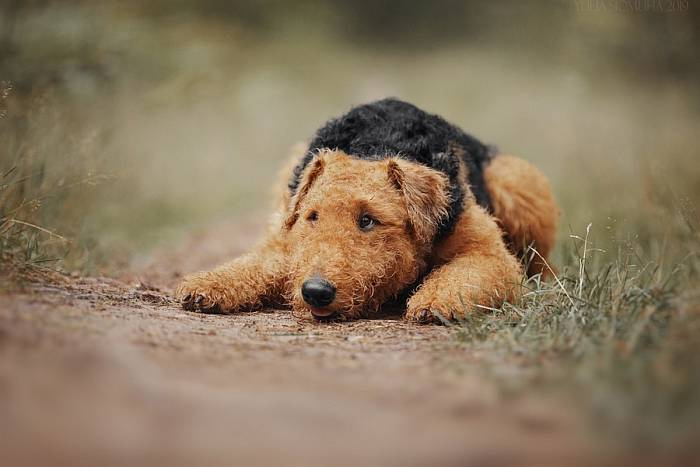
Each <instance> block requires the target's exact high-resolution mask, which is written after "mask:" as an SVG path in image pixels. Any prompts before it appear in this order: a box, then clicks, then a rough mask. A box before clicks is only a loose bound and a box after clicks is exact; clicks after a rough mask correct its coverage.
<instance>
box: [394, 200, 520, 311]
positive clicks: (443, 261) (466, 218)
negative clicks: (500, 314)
mask: <svg viewBox="0 0 700 467" xmlns="http://www.w3.org/2000/svg"><path fill="white" fill-rule="evenodd" d="M433 260H434V262H435V264H437V266H436V267H435V269H433V271H432V272H431V273H430V274H428V276H427V277H426V278H425V279H424V280H423V283H422V284H421V286H420V287H419V288H418V290H417V291H416V292H415V293H414V294H413V296H412V297H411V298H410V299H409V301H408V306H407V311H406V318H407V319H409V320H413V321H418V322H431V321H433V322H434V321H438V318H437V316H436V315H437V314H440V315H441V316H442V317H444V318H446V319H448V320H451V319H454V318H456V317H462V316H464V315H465V313H469V312H470V311H471V310H473V309H474V308H475V307H476V308H478V306H482V307H488V308H493V307H499V306H501V304H502V303H503V301H504V300H509V301H511V300H513V299H514V298H515V297H517V294H518V290H519V287H520V282H521V279H522V270H521V267H520V263H519V262H518V260H517V259H516V258H515V256H513V255H512V254H511V253H510V252H509V251H508V249H507V248H506V246H505V244H504V243H503V240H502V238H501V231H500V230H499V228H498V226H497V225H496V222H495V220H494V219H493V218H492V217H491V216H490V215H489V214H488V213H487V212H486V211H484V210H483V209H482V208H481V207H479V206H478V205H476V204H472V205H471V206H469V207H467V208H466V209H465V212H464V213H463V215H462V218H461V219H460V221H459V223H458V224H457V226H456V227H455V230H454V232H453V233H452V234H451V235H450V236H449V237H448V238H446V239H445V240H444V241H442V242H441V243H440V244H439V245H437V247H436V248H435V251H434V252H433Z"/></svg>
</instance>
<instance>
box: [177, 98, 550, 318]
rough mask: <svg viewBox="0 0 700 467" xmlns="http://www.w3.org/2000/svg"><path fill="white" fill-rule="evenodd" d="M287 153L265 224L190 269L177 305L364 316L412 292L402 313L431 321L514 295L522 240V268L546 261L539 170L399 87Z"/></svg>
mask: <svg viewBox="0 0 700 467" xmlns="http://www.w3.org/2000/svg"><path fill="white" fill-rule="evenodd" d="M294 163H295V167H294V169H293V171H292V175H291V179H290V178H288V177H289V172H287V175H286V176H287V180H288V185H287V187H286V188H285V189H284V190H283V194H282V195H281V206H280V209H279V213H278V216H276V220H275V221H274V222H273V226H272V228H271V230H270V232H269V234H268V235H267V237H266V238H265V239H264V241H262V243H261V244H260V245H259V246H258V247H256V248H255V249H254V250H253V251H252V252H251V253H248V254H246V255H244V256H242V257H240V258H238V259H236V260H234V261H232V262H230V263H228V264H225V265H223V266H220V267H218V268H216V269H214V270H212V271H208V272H200V273H198V274H194V275H191V276H189V277H187V278H185V280H184V281H183V282H182V284H181V285H180V286H179V288H178V289H177V295H178V297H179V299H180V300H181V303H182V305H183V307H184V308H185V309H187V310H194V311H204V312H233V311H243V310H252V309H256V308H261V307H263V306H267V305H271V304H276V305H279V304H286V305H291V307H292V308H293V310H294V311H295V312H301V313H307V312H310V313H311V315H313V316H314V317H315V318H318V319H328V318H331V317H343V318H358V317H366V316H370V315H371V314H372V313H374V312H376V311H377V310H378V309H379V308H380V307H381V306H382V305H383V304H385V303H386V302H388V301H390V300H392V299H394V298H396V297H402V296H408V300H407V303H406V319H408V320H413V321H418V322H438V321H440V319H439V318H443V319H447V320H450V319H454V318H456V317H460V316H464V314H465V313H469V312H470V310H472V309H474V307H482V308H493V307H499V306H501V304H502V302H503V301H504V300H509V301H511V300H514V299H515V298H516V297H517V295H518V292H519V289H520V285H521V282H522V278H523V272H524V269H525V268H524V267H523V266H522V264H521V261H519V259H518V258H519V257H522V256H523V254H524V252H525V250H526V249H527V248H529V247H532V248H534V249H536V251H537V253H538V255H537V256H536V257H535V258H534V260H533V261H531V262H528V265H527V271H526V272H527V274H529V275H533V274H537V273H544V272H546V271H545V266H546V263H545V261H546V259H547V257H548V254H549V253H550V250H551V249H552V246H553V244H554V238H555V233H556V223H557V217H558V209H557V207H556V204H555V202H554V199H553V197H552V193H551V190H550V186H549V183H548V181H547V179H546V178H545V176H544V175H543V174H542V173H541V172H539V171H538V170H537V169H536V168H535V167H533V166H532V165H530V164H529V163H528V162H525V161H524V160H522V159H518V158H516V157H513V156H508V155H498V154H497V152H496V151H495V150H494V149H493V148H492V147H489V146H486V145H484V144H482V143H481V142H479V141H478V140H476V139H475V138H473V137H472V136H470V135H468V134H466V133H464V132H463V131H462V130H460V129H459V128H457V127H456V126H453V125H451V124H449V123H448V122H446V121H445V120H443V119H442V118H440V117H439V116H436V115H431V114H428V113H426V112H424V111H422V110H420V109H418V108H417V107H415V106H413V105H411V104H408V103H406V102H402V101H399V100H396V99H385V100H381V101H377V102H373V103H371V104H366V105H362V106H359V107H355V108H353V109H352V110H350V111H349V112H348V113H347V114H345V115H343V116H342V117H340V118H337V119H333V120H330V121H329V122H327V123H326V124H325V125H324V126H323V127H322V128H321V129H320V130H318V132H317V133H316V135H315V137H314V138H313V140H312V141H311V143H310V144H309V145H308V146H305V147H304V150H303V153H302V154H299V155H298V156H297V157H296V158H295V160H294ZM404 292H405V293H404Z"/></svg>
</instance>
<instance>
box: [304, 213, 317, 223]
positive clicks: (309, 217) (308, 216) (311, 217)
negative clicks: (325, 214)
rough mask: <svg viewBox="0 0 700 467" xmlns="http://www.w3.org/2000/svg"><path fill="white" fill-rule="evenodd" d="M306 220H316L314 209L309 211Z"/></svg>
mask: <svg viewBox="0 0 700 467" xmlns="http://www.w3.org/2000/svg"><path fill="white" fill-rule="evenodd" d="M306 220H307V221H309V222H316V221H317V220H318V213H317V212H316V211H311V212H310V213H309V214H308V215H307V216H306Z"/></svg>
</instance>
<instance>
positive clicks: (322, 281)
mask: <svg viewBox="0 0 700 467" xmlns="http://www.w3.org/2000/svg"><path fill="white" fill-rule="evenodd" d="M448 206H449V199H448V195H447V178H446V177H445V176H444V175H443V174H441V173H440V172H438V171H435V170H433V169H430V168H428V167H425V166H422V165H419V164H415V163H412V162H409V161H406V160H403V159H400V158H397V157H394V158H388V159H382V160H377V161H367V160H360V159H356V158H353V157H350V156H348V155H346V154H344V153H342V152H340V151H322V152H320V153H318V154H317V155H316V157H315V158H314V160H313V161H312V162H311V163H309V164H308V166H307V167H306V169H305V170H304V172H303V174H302V176H301V181H300V184H299V186H298V188H297V191H296V193H295V195H294V196H293V197H292V199H291V202H290V206H289V208H288V211H287V213H286V218H285V221H284V227H283V228H284V229H286V230H287V231H288V235H289V240H290V242H291V243H290V244H291V249H292V253H291V266H292V272H291V275H290V279H289V280H290V284H289V287H288V290H289V291H290V297H289V300H290V302H291V303H292V305H293V307H294V309H295V310H308V311H310V312H311V313H312V314H313V316H314V317H316V318H329V317H334V316H343V317H349V318H356V317H360V316H366V315H367V314H369V313H370V312H372V311H376V310H377V309H378V308H379V306H380V305H382V304H383V303H385V302H386V301H387V300H389V299H390V298H392V297H394V296H396V295H397V294H398V293H399V292H401V291H402V290H403V289H405V288H406V287H407V286H409V285H410V284H412V283H413V282H414V281H415V280H416V279H417V278H418V277H419V275H420V274H421V273H422V272H423V270H424V269H425V267H426V258H427V256H428V254H429V252H430V249H431V246H432V242H433V239H434V237H435V234H436V232H437V229H438V226H439V225H440V223H441V221H442V220H443V219H444V218H445V216H447V212H448Z"/></svg>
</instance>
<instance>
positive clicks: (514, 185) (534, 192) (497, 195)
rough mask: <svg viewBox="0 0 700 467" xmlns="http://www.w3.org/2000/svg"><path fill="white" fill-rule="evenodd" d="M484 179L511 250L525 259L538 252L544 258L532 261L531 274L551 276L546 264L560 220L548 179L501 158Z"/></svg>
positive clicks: (513, 160)
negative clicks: (532, 251)
mask: <svg viewBox="0 0 700 467" xmlns="http://www.w3.org/2000/svg"><path fill="white" fill-rule="evenodd" d="M484 179H485V180H486V188H487V189H488V191H489V195H490V196H491V205H492V207H493V215H494V217H496V219H498V223H499V225H500V226H501V228H502V229H503V230H504V231H505V233H506V241H507V243H508V247H509V248H510V250H511V251H512V252H513V254H515V256H517V257H518V258H521V259H522V257H523V256H525V255H529V254H528V253H529V249H530V247H532V248H534V249H536V250H537V252H538V253H539V255H540V256H535V257H534V258H532V260H531V262H530V264H529V267H528V270H527V273H528V275H529V276H532V275H535V274H539V273H544V274H545V275H547V273H548V272H549V267H547V266H546V265H545V261H547V262H548V258H549V254H550V252H551V251H552V248H553V247H554V240H555V237H556V233H557V222H558V218H559V209H558V208H557V204H556V202H555V201H554V195H553V194H552V189H551V187H550V185H549V181H548V180H547V177H546V176H545V175H544V174H543V173H542V172H540V171H539V170H538V169H537V168H536V167H535V166H533V165H532V164H530V163H529V162H527V161H525V160H523V159H520V158H517V157H513V156H507V155H500V156H497V157H495V158H494V159H493V160H492V161H491V163H490V164H489V165H488V166H487V167H486V169H485V170H484Z"/></svg>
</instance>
